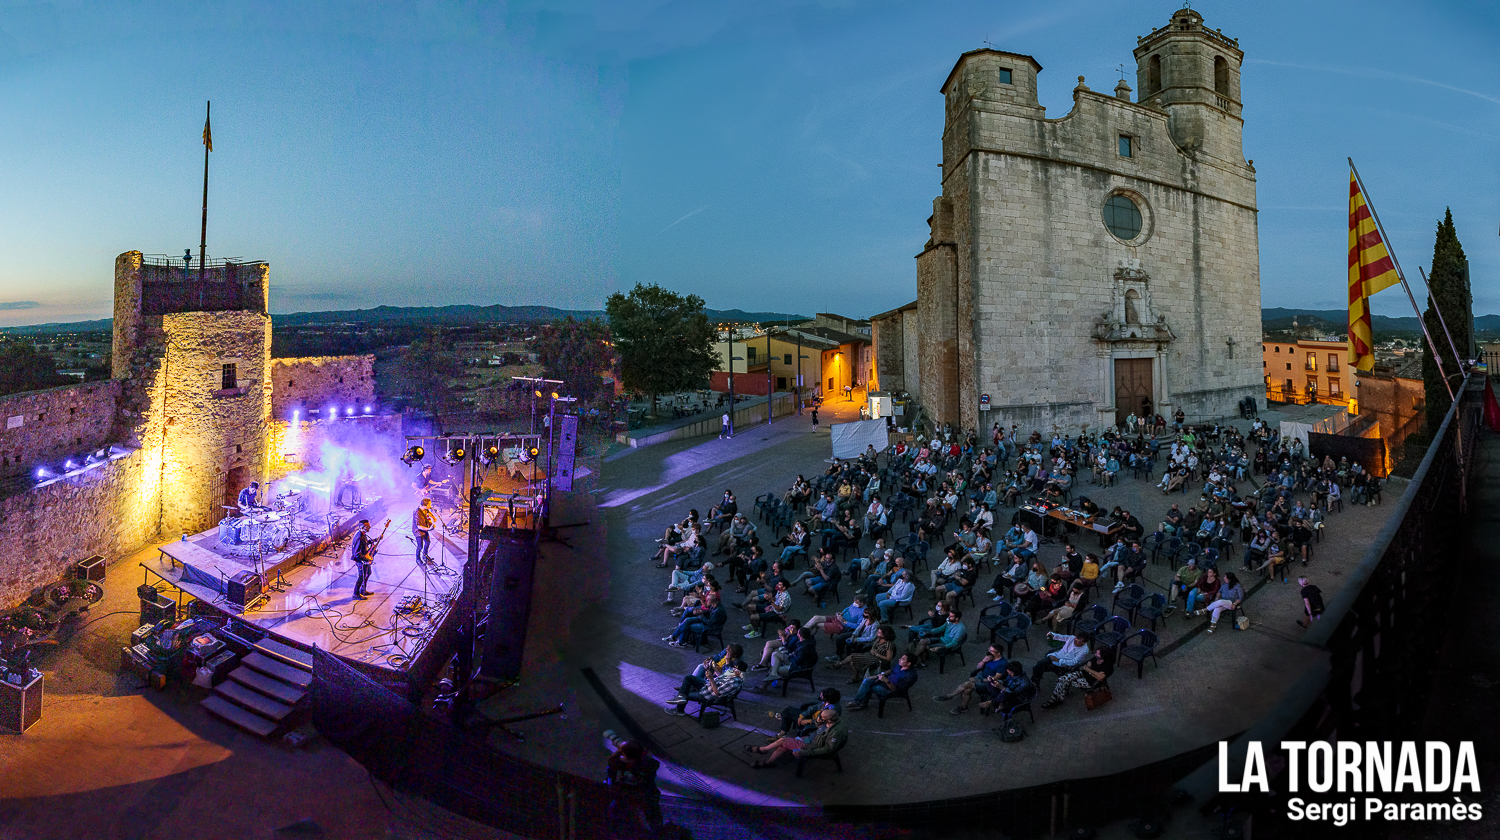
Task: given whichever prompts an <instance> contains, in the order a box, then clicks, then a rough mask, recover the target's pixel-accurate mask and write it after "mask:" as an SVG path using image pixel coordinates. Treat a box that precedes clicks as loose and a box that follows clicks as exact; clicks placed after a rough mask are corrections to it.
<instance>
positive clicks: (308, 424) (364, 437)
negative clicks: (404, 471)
mask: <svg viewBox="0 0 1500 840" xmlns="http://www.w3.org/2000/svg"><path fill="white" fill-rule="evenodd" d="M267 429H268V433H267V443H266V462H267V465H268V473H269V477H270V478H271V479H272V480H275V479H278V478H281V477H282V476H284V475H286V474H288V473H293V472H296V471H298V470H301V469H310V470H321V469H332V468H334V467H335V466H336V465H334V464H325V463H323V461H324V459H323V457H322V453H323V452H324V451H325V446H327V445H332V446H337V447H343V448H350V449H357V450H359V451H361V452H366V453H370V454H379V455H383V456H386V457H389V458H390V459H391V460H392V461H395V459H397V458H399V457H401V454H402V453H403V452H405V451H406V443H405V440H404V439H403V438H402V435H401V415H399V414H371V415H366V414H361V415H356V416H354V417H347V418H341V419H338V420H306V419H298V420H297V421H295V422H293V421H290V420H284V419H277V418H272V419H271V421H270V423H269V424H268V426H267ZM397 465H398V466H400V464H399V462H398V464H397Z"/></svg>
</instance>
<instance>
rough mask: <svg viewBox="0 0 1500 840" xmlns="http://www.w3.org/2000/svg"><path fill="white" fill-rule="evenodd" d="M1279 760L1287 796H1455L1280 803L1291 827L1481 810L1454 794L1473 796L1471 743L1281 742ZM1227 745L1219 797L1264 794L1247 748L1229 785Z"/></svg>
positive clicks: (1260, 770)
mask: <svg viewBox="0 0 1500 840" xmlns="http://www.w3.org/2000/svg"><path fill="white" fill-rule="evenodd" d="M1281 749H1282V751H1283V752H1284V753H1286V772H1287V783H1286V784H1287V790H1286V792H1287V793H1290V794H1296V793H1301V792H1302V790H1303V787H1304V786H1305V787H1306V788H1307V789H1308V790H1309V791H1312V792H1314V793H1341V794H1342V793H1364V794H1377V793H1379V794H1411V793H1426V794H1455V795H1454V796H1452V797H1451V798H1446V799H1447V801H1433V802H1385V801H1383V800H1381V799H1380V798H1379V797H1376V796H1364V797H1349V798H1348V799H1340V800H1339V801H1308V800H1306V799H1304V798H1302V797H1300V796H1293V797H1292V798H1290V799H1288V800H1287V816H1288V818H1290V819H1292V820H1315V821H1328V822H1332V823H1333V824H1335V825H1344V824H1346V823H1348V822H1352V821H1355V820H1386V821H1405V820H1424V821H1447V820H1476V821H1477V820H1479V819H1482V818H1483V808H1482V807H1481V806H1480V805H1479V804H1478V803H1472V802H1471V803H1466V802H1464V801H1463V799H1462V798H1461V797H1459V796H1457V795H1456V794H1459V793H1463V792H1469V793H1479V769H1478V763H1477V761H1476V760H1475V757H1474V742H1473V741H1460V742H1459V744H1458V749H1457V750H1454V749H1453V748H1452V747H1450V746H1449V745H1448V744H1447V743H1445V742H1442V741H1425V742H1418V741H1400V742H1392V741H1364V742H1359V741H1313V742H1312V743H1310V744H1309V743H1308V742H1306V741H1282V742H1281ZM1229 763H1230V759H1229V743H1228V742H1227V741H1220V742H1219V792H1220V793H1271V782H1270V775H1269V774H1268V773H1267V772H1266V758H1265V750H1264V748H1263V747H1262V745H1261V742H1260V741H1249V742H1246V749H1245V759H1244V768H1243V772H1242V773H1241V775H1240V780H1239V781H1238V782H1232V781H1230V780H1229Z"/></svg>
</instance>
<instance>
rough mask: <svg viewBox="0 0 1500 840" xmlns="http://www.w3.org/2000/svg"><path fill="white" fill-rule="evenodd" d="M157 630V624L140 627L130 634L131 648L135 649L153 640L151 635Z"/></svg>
mask: <svg viewBox="0 0 1500 840" xmlns="http://www.w3.org/2000/svg"><path fill="white" fill-rule="evenodd" d="M155 630H156V625H155V624H142V625H141V626H140V627H137V628H135V632H133V633H131V634H130V644H131V646H132V647H134V646H135V645H138V644H140V643H141V642H144V641H146V640H147V639H149V638H151V634H152V633H153V632H154V631H155Z"/></svg>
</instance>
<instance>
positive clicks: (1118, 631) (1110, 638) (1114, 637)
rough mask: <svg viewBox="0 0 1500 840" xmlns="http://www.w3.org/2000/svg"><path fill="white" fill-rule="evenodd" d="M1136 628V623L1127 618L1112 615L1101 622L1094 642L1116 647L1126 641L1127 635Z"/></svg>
mask: <svg viewBox="0 0 1500 840" xmlns="http://www.w3.org/2000/svg"><path fill="white" fill-rule="evenodd" d="M1134 629H1135V625H1133V624H1131V623H1130V622H1129V621H1127V620H1126V619H1124V618H1122V617H1120V616H1118V615H1112V616H1110V617H1109V618H1106V619H1105V620H1104V621H1101V622H1099V627H1098V629H1097V630H1095V631H1094V642H1095V644H1100V645H1103V646H1105V647H1116V646H1117V645H1119V644H1120V643H1121V642H1123V641H1125V637H1126V636H1129V635H1130V631H1131V630H1134Z"/></svg>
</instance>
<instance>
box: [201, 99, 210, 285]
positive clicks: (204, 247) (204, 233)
mask: <svg viewBox="0 0 1500 840" xmlns="http://www.w3.org/2000/svg"><path fill="white" fill-rule="evenodd" d="M213 106H214V103H213V102H209V103H208V105H207V107H206V108H204V111H203V227H202V229H201V230H200V231H199V234H198V282H199V284H200V285H199V287H198V294H200V295H201V294H203V287H202V285H201V284H202V282H203V275H204V271H205V269H206V268H207V266H206V265H205V264H204V255H205V253H206V252H207V251H208V152H209V145H208V144H209V143H211V142H213V141H211V140H209V139H208V138H209V136H210V135H209V133H208V131H209V123H208V119H209V116H210V115H211V114H212V112H213Z"/></svg>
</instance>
